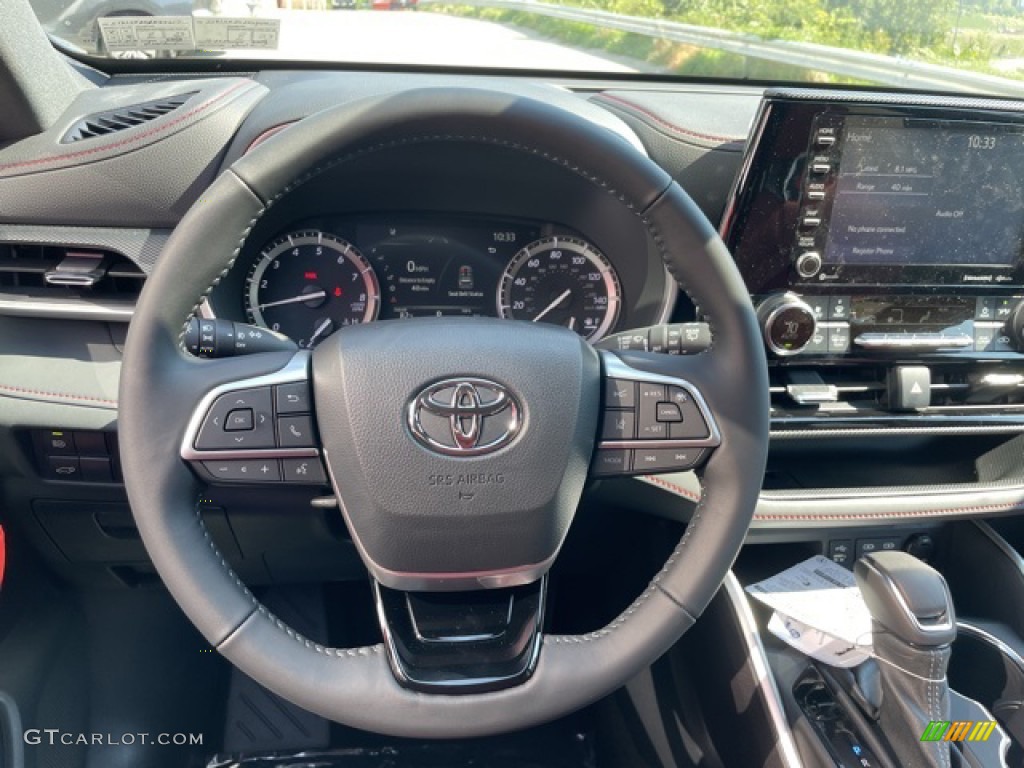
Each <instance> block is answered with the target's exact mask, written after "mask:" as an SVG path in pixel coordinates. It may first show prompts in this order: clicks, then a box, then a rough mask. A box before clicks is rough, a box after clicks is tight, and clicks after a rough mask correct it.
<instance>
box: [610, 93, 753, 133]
mask: <svg viewBox="0 0 1024 768" xmlns="http://www.w3.org/2000/svg"><path fill="white" fill-rule="evenodd" d="M596 98H597V99H599V100H605V101H612V102H616V103H618V104H621V105H623V106H625V107H628V108H629V109H633V110H636V111H637V112H639V113H641V114H643V115H646V116H647V117H649V118H650V119H651V120H653V121H654V122H656V123H659V124H660V125H663V126H665V127H666V128H670V129H671V130H673V131H677V132H679V133H682V134H684V135H686V136H693V137H694V138H697V139H703V140H705V141H721V142H730V141H745V140H746V137H745V136H720V135H716V134H713V133H700V132H699V131H693V130H690V129H689V128H683V127H682V126H681V125H676V124H675V123H670V122H669V121H668V120H666V119H665V118H663V117H661V116H660V115H658V114H657V113H655V112H653V111H652V110H650V109H648V108H646V107H642V106H640V105H639V104H636V103H634V102H632V101H629V100H628V99H624V98H622V97H621V96H615V95H613V94H610V93H599V94H598V95H597V97H596Z"/></svg>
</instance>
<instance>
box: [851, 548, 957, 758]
mask: <svg viewBox="0 0 1024 768" xmlns="http://www.w3.org/2000/svg"><path fill="white" fill-rule="evenodd" d="M854 574H855V576H856V578H857V584H858V586H859V587H860V590H861V594H863V596H864V602H865V603H867V607H868V610H869V611H870V612H871V617H872V635H873V637H872V639H873V643H874V650H875V655H876V657H877V659H878V662H879V663H878V676H877V680H876V681H875V682H876V683H877V685H872V686H870V688H873V689H874V690H871V691H865V693H866V694H867V695H868V696H869V697H870V698H872V699H876V701H874V702H873V703H874V704H876V705H877V706H878V712H879V718H878V719H879V724H880V725H881V728H882V731H883V733H885V735H886V737H887V739H888V741H889V743H890V745H891V746H892V748H893V751H894V752H895V754H896V757H897V758H898V759H899V764H900V765H901V766H904V767H905V768H949V766H950V764H951V759H953V758H952V757H951V753H950V750H951V746H950V742H946V741H938V742H931V741H921V735H922V734H923V733H924V731H925V728H926V727H927V726H928V723H929V722H931V721H933V720H940V721H949V720H950V719H951V718H950V697H949V683H948V681H947V679H946V667H947V666H948V664H949V656H950V646H951V644H952V642H953V640H954V638H955V637H956V618H955V616H954V614H953V600H952V598H951V597H950V594H949V588H948V587H947V586H946V581H945V579H943V578H942V576H941V575H940V574H939V573H938V571H936V570H935V569H933V568H931V567H930V566H928V565H926V564H925V563H923V562H921V561H920V560H918V559H917V558H915V557H912V556H911V555H908V554H906V553H904V552H879V553H876V554H870V555H866V556H865V557H863V558H861V559H860V560H858V561H857V563H856V566H855V568H854ZM869 663H870V662H869ZM864 687H865V686H864V685H863V684H862V689H863V688H864ZM954 764H955V763H954Z"/></svg>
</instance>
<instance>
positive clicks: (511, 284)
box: [498, 236, 622, 341]
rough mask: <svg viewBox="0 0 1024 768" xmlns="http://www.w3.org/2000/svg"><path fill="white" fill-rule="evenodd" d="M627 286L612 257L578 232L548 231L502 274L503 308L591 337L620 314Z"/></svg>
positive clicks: (500, 305)
mask: <svg viewBox="0 0 1024 768" xmlns="http://www.w3.org/2000/svg"><path fill="white" fill-rule="evenodd" d="M621 303H622V289H621V288H620V286H619V277H618V275H617V274H616V273H615V269H614V268H613V267H612V265H611V263H610V262H609V261H608V259H607V258H606V257H605V255H604V254H603V253H601V252H600V251H599V250H598V249H597V248H595V247H594V246H593V245H591V244H590V243H588V242H587V241H585V240H581V239H580V238H576V237H561V236H559V237H545V238H542V239H540V240H536V241H535V242H532V243H530V244H529V245H528V246H526V247H525V248H523V249H522V250H521V251H519V253H517V254H516V255H515V256H514V257H513V258H512V261H511V262H509V265H508V266H507V267H506V268H505V272H504V274H503V275H502V276H501V284H500V287H499V288H498V314H500V315H501V316H502V317H505V318H509V319H512V320H530V321H532V322H535V323H537V322H543V323H556V324H558V325H564V326H566V327H567V328H570V329H571V330H574V331H576V333H578V334H580V335H581V336H583V337H584V338H585V339H588V340H590V341H597V340H598V339H600V338H601V337H602V336H604V335H605V334H606V333H608V331H610V330H611V329H612V328H613V327H614V326H615V322H616V320H618V317H619V307H620V305H621Z"/></svg>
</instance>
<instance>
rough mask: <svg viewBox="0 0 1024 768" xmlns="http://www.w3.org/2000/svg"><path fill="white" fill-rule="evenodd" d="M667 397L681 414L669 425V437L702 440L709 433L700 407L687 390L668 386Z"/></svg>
mask: <svg viewBox="0 0 1024 768" xmlns="http://www.w3.org/2000/svg"><path fill="white" fill-rule="evenodd" d="M668 399H669V403H670V404H672V405H674V406H676V408H677V409H678V410H679V414H680V416H682V418H681V419H679V421H677V422H675V423H673V424H671V425H669V437H670V438H671V439H672V440H702V439H704V438H706V437H708V436H709V435H710V434H711V431H710V430H709V429H708V425H707V423H705V421H704V417H703V416H702V415H701V412H700V408H698V407H697V404H696V403H695V402H694V401H693V397H692V396H691V395H690V393H689V392H687V391H686V390H685V389H683V388H682V387H669V388H668Z"/></svg>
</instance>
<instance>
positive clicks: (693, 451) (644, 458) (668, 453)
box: [633, 448, 704, 474]
mask: <svg viewBox="0 0 1024 768" xmlns="http://www.w3.org/2000/svg"><path fill="white" fill-rule="evenodd" d="M703 456H704V451H702V450H700V449H699V448H654V449H651V450H638V451H637V452H636V457H635V458H634V461H633V471H634V472H637V473H639V474H645V473H656V472H683V471H685V470H688V469H693V468H694V467H695V466H697V463H698V462H699V461H700V460H701V459H702V458H703Z"/></svg>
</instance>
